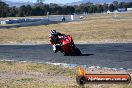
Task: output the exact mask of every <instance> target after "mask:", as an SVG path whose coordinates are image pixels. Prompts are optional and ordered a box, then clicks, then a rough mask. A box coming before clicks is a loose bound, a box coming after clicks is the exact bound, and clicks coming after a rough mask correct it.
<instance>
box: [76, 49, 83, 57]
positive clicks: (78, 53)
mask: <svg viewBox="0 0 132 88" xmlns="http://www.w3.org/2000/svg"><path fill="white" fill-rule="evenodd" d="M76 55H78V56H81V55H82V52H81V51H80V50H79V49H78V48H76Z"/></svg>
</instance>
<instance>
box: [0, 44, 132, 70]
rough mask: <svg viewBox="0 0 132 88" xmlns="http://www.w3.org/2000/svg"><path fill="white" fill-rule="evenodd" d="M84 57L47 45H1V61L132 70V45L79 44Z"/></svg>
mask: <svg viewBox="0 0 132 88" xmlns="http://www.w3.org/2000/svg"><path fill="white" fill-rule="evenodd" d="M77 47H78V48H79V49H80V50H81V51H82V53H83V55H82V56H63V55H62V53H60V52H59V53H53V52H52V47H51V46H50V45H48V44H46V45H0V59H8V60H18V61H37V62H42V63H43V62H53V63H69V64H79V65H88V66H92V65H96V66H101V67H115V68H125V69H131V68H132V43H127V44H79V45H77Z"/></svg>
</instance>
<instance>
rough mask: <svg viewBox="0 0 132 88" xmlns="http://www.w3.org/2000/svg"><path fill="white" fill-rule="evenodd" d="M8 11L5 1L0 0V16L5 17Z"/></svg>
mask: <svg viewBox="0 0 132 88" xmlns="http://www.w3.org/2000/svg"><path fill="white" fill-rule="evenodd" d="M8 12H9V6H8V5H7V4H6V3H5V2H2V1H0V17H6V16H7V15H8Z"/></svg>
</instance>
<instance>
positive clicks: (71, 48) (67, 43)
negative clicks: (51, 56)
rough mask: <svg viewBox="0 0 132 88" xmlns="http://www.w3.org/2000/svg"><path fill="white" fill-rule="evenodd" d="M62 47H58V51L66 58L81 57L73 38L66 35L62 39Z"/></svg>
mask: <svg viewBox="0 0 132 88" xmlns="http://www.w3.org/2000/svg"><path fill="white" fill-rule="evenodd" d="M59 43H60V46H57V47H56V49H57V51H60V52H61V53H63V55H64V56H81V55H82V53H81V51H80V50H79V49H78V48H77V47H76V46H75V44H74V42H73V39H72V36H70V35H65V36H62V37H61V38H60V41H59Z"/></svg>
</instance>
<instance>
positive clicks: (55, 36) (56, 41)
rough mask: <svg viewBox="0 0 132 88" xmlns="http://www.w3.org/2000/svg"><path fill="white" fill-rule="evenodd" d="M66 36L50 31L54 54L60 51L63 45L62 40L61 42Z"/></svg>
mask: <svg viewBox="0 0 132 88" xmlns="http://www.w3.org/2000/svg"><path fill="white" fill-rule="evenodd" d="M64 35H65V34H62V33H60V32H57V31H56V30H51V31H50V34H49V40H50V43H51V45H52V47H53V51H54V53H56V52H57V51H58V49H59V48H60V47H61V44H60V42H59V41H60V40H61V38H60V37H61V36H64Z"/></svg>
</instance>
